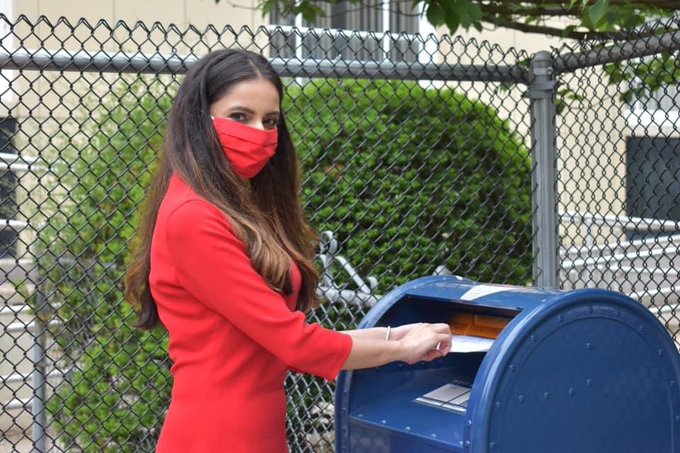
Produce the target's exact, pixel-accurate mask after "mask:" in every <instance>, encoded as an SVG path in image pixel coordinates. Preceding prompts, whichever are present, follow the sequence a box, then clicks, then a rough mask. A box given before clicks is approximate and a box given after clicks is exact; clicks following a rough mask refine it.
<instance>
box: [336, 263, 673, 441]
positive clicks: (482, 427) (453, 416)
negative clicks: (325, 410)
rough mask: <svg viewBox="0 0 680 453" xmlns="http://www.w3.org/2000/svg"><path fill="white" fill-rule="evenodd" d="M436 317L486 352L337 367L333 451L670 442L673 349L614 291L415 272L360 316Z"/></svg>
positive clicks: (643, 312)
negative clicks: (478, 340) (476, 339)
mask: <svg viewBox="0 0 680 453" xmlns="http://www.w3.org/2000/svg"><path fill="white" fill-rule="evenodd" d="M411 322H446V323H449V324H450V325H451V327H452V332H453V333H461V334H465V335H473V336H481V337H486V338H489V339H492V340H493V341H492V342H490V343H491V345H490V348H488V351H486V352H472V353H450V354H448V355H447V356H446V357H444V358H441V359H438V360H435V361H433V362H430V363H421V364H416V365H412V366H409V365H407V364H404V363H393V364H390V365H387V366H383V367H378V368H373V369H368V370H361V371H350V372H343V373H342V374H341V375H340V377H339V379H338V384H337V388H336V397H335V398H336V439H337V440H336V442H337V450H336V451H337V452H338V453H346V452H352V453H359V452H361V453H363V452H366V453H368V452H370V453H382V452H393V453H397V452H398V453H426V452H466V453H467V452H472V453H482V452H484V453H486V452H488V453H499V452H503V453H520V452H536V453H560V452H565V453H566V452H569V453H584V452H593V453H610V452H611V453H627V452H630V453H643V452H648V453H666V452H680V390H679V389H678V387H679V385H680V356H679V355H678V351H677V350H676V348H675V345H674V343H673V341H672V339H671V338H670V336H669V335H668V333H667V332H666V330H665V328H664V327H663V326H662V325H661V324H660V323H659V321H658V320H657V319H656V318H655V317H654V316H653V315H652V314H651V313H650V312H649V311H648V310H647V309H646V308H645V307H643V306H641V305H640V304H639V303H637V302H635V301H634V300H632V299H630V298H628V297H626V296H623V295H621V294H618V293H615V292H611V291H606V290H599V289H583V290H574V291H556V290H545V289H539V288H526V287H513V286H506V285H488V284H479V283H475V282H472V281H470V280H465V279H462V278H460V277H454V276H436V277H425V278H421V279H418V280H415V281H412V282H410V283H408V284H405V285H403V286H401V287H399V288H397V289H396V290H394V291H392V292H391V293H389V294H387V295H386V296H384V297H383V298H382V299H381V300H380V302H379V303H378V304H377V305H376V306H375V307H373V309H371V311H370V312H369V313H368V315H367V316H366V318H365V319H364V320H363V321H362V323H361V325H360V327H373V326H388V325H393V326H394V325H400V324H406V323H411Z"/></svg>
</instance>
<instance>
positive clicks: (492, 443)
mask: <svg viewBox="0 0 680 453" xmlns="http://www.w3.org/2000/svg"><path fill="white" fill-rule="evenodd" d="M489 448H490V449H491V450H493V449H494V448H496V442H489Z"/></svg>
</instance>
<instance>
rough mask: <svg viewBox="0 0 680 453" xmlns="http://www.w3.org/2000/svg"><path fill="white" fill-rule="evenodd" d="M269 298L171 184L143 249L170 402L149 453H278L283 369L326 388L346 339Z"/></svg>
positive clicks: (348, 344)
mask: <svg viewBox="0 0 680 453" xmlns="http://www.w3.org/2000/svg"><path fill="white" fill-rule="evenodd" d="M292 276H293V289H294V291H293V294H291V295H290V296H287V297H284V296H282V295H281V294H279V293H277V292H275V291H273V290H271V289H270V288H269V287H268V286H267V284H266V282H265V280H264V279H263V278H262V277H261V276H260V274H258V273H257V272H256V271H255V269H253V267H252V264H251V262H250V259H249V257H248V255H247V251H246V248H245V246H244V244H243V243H242V242H241V241H240V240H239V239H237V237H236V236H235V235H234V233H233V231H232V229H231V227H230V225H229V222H228V220H227V218H226V216H225V215H223V214H222V212H221V211H219V210H218V209H216V208H215V207H214V206H213V205H212V204H210V203H209V202H207V201H205V200H204V199H202V198H200V197H199V196H198V195H197V194H196V193H195V192H194V191H193V190H192V189H191V188H190V187H189V186H188V185H187V184H186V183H184V182H183V181H182V180H181V179H179V178H178V177H176V176H174V177H173V178H172V180H171V182H170V187H169V189H168V192H167V194H166V195H165V198H164V200H163V202H162V204H161V207H160V210H159V213H158V219H157V222H156V227H155V230H154V235H153V241H152V246H151V276H150V287H151V293H152V294H153V297H154V299H155V301H156V304H157V305H158V314H159V316H160V319H161V321H162V323H163V325H164V326H165V328H166V329H167V330H168V333H169V339H170V343H169V355H170V359H171V360H172V362H173V365H172V369H171V373H172V376H173V388H172V401H171V404H170V409H169V411H168V414H167V416H166V419H165V423H164V425H163V430H162V432H161V436H160V439H159V442H158V445H157V450H156V451H157V452H158V453H174V452H177V453H202V452H205V453H219V452H229V453H238V452H244V453H245V452H248V453H260V452H262V453H265V452H266V453H280V452H287V451H288V447H287V445H286V430H285V428H286V426H285V425H286V396H285V392H284V386H283V383H284V379H285V376H286V372H287V370H288V369H289V368H294V369H297V370H300V371H303V372H306V373H309V374H314V375H317V376H321V377H323V378H325V379H327V380H333V379H335V378H336V377H337V374H338V373H339V372H340V369H341V367H342V365H343V364H344V363H345V361H346V359H347V357H348V355H349V353H350V350H351V348H352V339H351V337H350V336H348V335H345V334H342V333H339V332H334V331H332V330H327V329H324V328H323V327H321V326H320V325H318V324H308V323H306V320H305V315H304V314H303V313H302V312H300V311H296V310H295V304H296V301H297V297H298V294H299V290H300V281H301V276H300V271H299V269H298V268H297V266H295V265H293V272H292Z"/></svg>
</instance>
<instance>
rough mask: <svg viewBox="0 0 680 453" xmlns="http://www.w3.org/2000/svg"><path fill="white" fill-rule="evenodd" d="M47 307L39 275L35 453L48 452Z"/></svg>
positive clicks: (35, 362)
mask: <svg viewBox="0 0 680 453" xmlns="http://www.w3.org/2000/svg"><path fill="white" fill-rule="evenodd" d="M44 305H45V294H44V293H43V288H42V276H41V275H40V273H39V274H38V282H37V284H36V313H35V320H34V321H33V322H34V324H35V331H34V332H33V335H34V338H35V343H34V345H33V363H34V370H33V373H32V376H33V398H32V400H31V401H32V404H31V411H32V413H33V450H32V451H33V453H45V452H46V451H47V437H46V430H47V412H46V411H47V408H46V407H45V401H46V399H47V395H46V390H47V389H46V373H45V368H46V365H47V364H46V361H45V331H46V329H47V325H46V324H45V322H44V320H43V318H42V316H41V311H42V310H43V308H44Z"/></svg>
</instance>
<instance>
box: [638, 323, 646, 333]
mask: <svg viewBox="0 0 680 453" xmlns="http://www.w3.org/2000/svg"><path fill="white" fill-rule="evenodd" d="M638 330H639V331H640V332H644V331H645V326H643V325H642V324H640V325H639V326H638Z"/></svg>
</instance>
